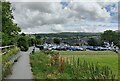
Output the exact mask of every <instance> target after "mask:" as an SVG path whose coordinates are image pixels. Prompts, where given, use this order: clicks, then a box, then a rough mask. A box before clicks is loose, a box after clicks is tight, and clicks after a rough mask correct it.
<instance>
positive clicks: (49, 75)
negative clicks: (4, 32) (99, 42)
mask: <svg viewBox="0 0 120 81" xmlns="http://www.w3.org/2000/svg"><path fill="white" fill-rule="evenodd" d="M59 53H60V56H62V57H64V58H66V59H67V58H69V59H70V60H72V59H73V57H74V59H75V60H76V61H77V59H78V58H80V59H79V60H80V62H81V63H82V62H83V61H87V62H91V63H94V64H96V63H99V65H100V66H108V67H110V68H111V70H112V71H113V73H114V74H115V75H118V54H116V53H114V52H111V51H59ZM30 58H31V61H30V63H31V66H32V71H33V75H34V78H35V79H59V78H60V79H71V78H72V76H73V75H72V76H71V74H70V70H71V69H70V68H69V67H67V69H66V70H65V72H64V73H60V72H59V71H58V68H57V67H56V66H54V67H51V66H50V62H51V60H50V55H49V54H48V55H47V54H45V53H44V52H36V53H34V54H31V55H30Z"/></svg>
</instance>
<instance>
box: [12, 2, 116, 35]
mask: <svg viewBox="0 0 120 81" xmlns="http://www.w3.org/2000/svg"><path fill="white" fill-rule="evenodd" d="M11 3H12V7H13V9H14V11H13V15H14V18H15V22H16V23H17V24H18V25H19V26H20V28H21V29H22V32H25V33H56V32H102V31H104V30H108V29H111V30H117V29H118V2H109V1H108V0H107V2H97V1H94V2H74V1H67V0H66V1H63V0H62V1H59V2H37V1H36V2H33V1H32V2H28V1H26V2H23V1H22V0H21V1H19V2H14V1H11Z"/></svg>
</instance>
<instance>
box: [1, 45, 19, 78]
mask: <svg viewBox="0 0 120 81" xmlns="http://www.w3.org/2000/svg"><path fill="white" fill-rule="evenodd" d="M18 52H19V48H17V47H14V48H11V49H10V50H9V51H8V52H7V53H6V54H5V55H2V77H3V78H4V77H6V76H7V75H8V74H10V73H11V67H12V65H13V63H12V62H11V59H12V58H13V57H14V56H15V55H16V54H17V53H18Z"/></svg>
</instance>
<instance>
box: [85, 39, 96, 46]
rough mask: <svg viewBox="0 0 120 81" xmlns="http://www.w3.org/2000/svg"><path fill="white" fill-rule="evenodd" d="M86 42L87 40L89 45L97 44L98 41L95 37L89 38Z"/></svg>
mask: <svg viewBox="0 0 120 81" xmlns="http://www.w3.org/2000/svg"><path fill="white" fill-rule="evenodd" d="M87 42H88V45H90V46H97V45H98V42H97V40H96V39H95V38H89V40H88V41H87Z"/></svg>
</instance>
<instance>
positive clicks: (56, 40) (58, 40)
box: [53, 38, 61, 44]
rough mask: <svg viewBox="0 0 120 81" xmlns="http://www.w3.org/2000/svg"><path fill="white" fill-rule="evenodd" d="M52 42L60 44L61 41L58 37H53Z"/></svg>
mask: <svg viewBox="0 0 120 81" xmlns="http://www.w3.org/2000/svg"><path fill="white" fill-rule="evenodd" d="M53 42H54V43H55V44H60V42H61V41H60V39H59V38H54V39H53Z"/></svg>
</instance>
